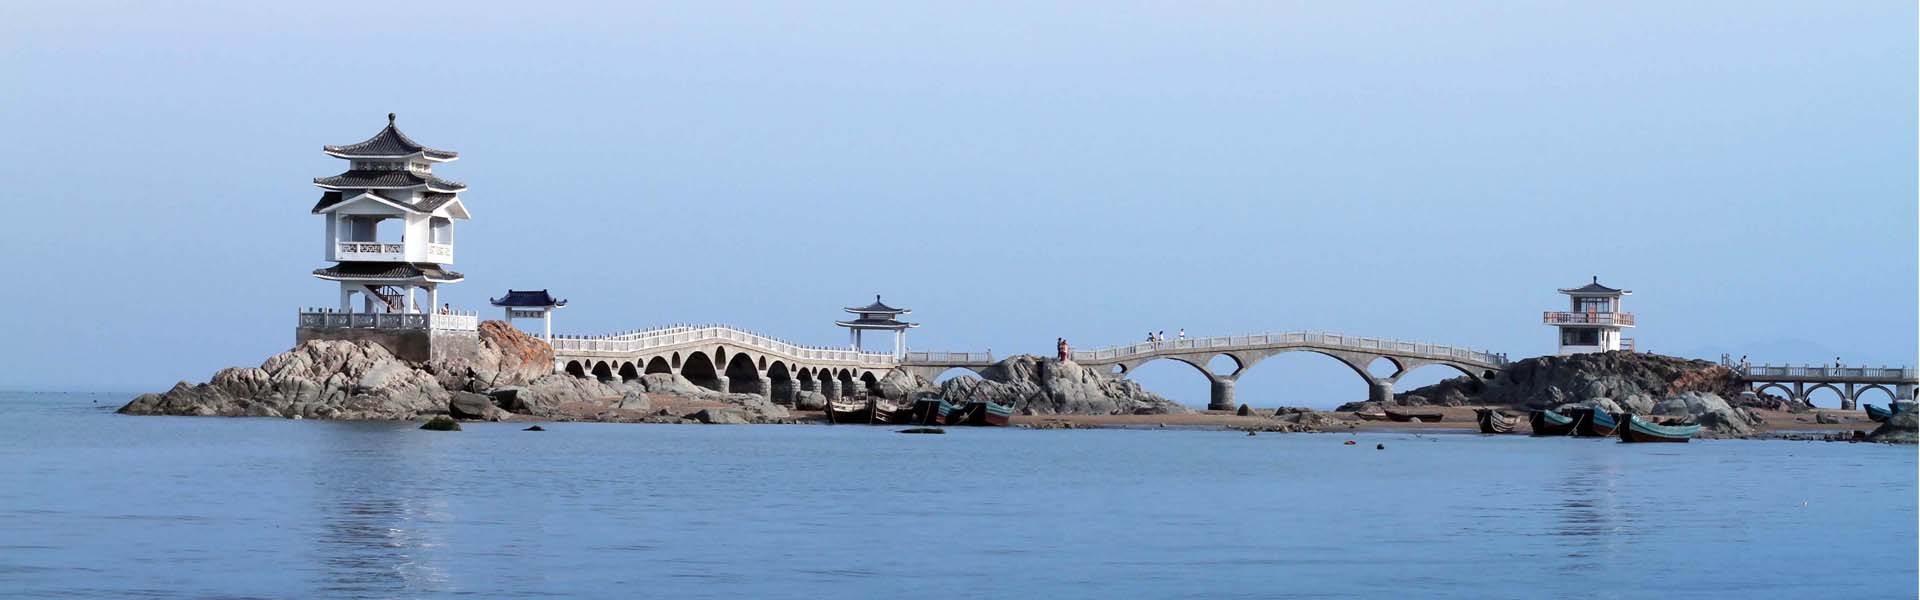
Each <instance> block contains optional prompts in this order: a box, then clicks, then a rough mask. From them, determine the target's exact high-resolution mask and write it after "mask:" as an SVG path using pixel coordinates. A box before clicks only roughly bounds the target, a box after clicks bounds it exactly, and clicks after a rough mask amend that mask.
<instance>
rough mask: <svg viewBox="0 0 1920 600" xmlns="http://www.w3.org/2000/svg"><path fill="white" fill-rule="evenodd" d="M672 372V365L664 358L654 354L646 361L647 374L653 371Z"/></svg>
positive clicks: (653, 372)
mask: <svg viewBox="0 0 1920 600" xmlns="http://www.w3.org/2000/svg"><path fill="white" fill-rule="evenodd" d="M672 372H673V366H672V365H669V364H667V359H665V358H662V357H659V356H655V357H653V358H652V359H651V360H648V361H647V370H646V374H647V375H652V374H655V373H672Z"/></svg>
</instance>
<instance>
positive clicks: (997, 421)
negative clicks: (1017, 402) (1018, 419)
mask: <svg viewBox="0 0 1920 600" xmlns="http://www.w3.org/2000/svg"><path fill="white" fill-rule="evenodd" d="M947 421H948V424H950V425H970V426H974V427H1005V426H1007V425H1008V424H1009V423H1011V422H1012V421H1013V405H1011V404H996V403H993V402H968V403H967V404H966V406H962V407H960V408H959V409H957V410H955V411H953V414H952V415H949V416H948V418H947Z"/></svg>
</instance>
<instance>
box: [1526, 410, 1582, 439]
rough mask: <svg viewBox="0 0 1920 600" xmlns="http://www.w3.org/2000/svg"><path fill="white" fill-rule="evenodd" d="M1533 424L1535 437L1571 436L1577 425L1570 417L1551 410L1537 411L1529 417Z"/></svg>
mask: <svg viewBox="0 0 1920 600" xmlns="http://www.w3.org/2000/svg"><path fill="white" fill-rule="evenodd" d="M1529 421H1531V422H1532V424H1533V434H1534V435H1570V434H1572V433H1573V428H1574V425H1576V423H1575V422H1574V420H1573V417H1569V416H1566V415H1563V414H1560V413H1557V412H1554V411H1551V410H1536V411H1533V414H1532V415H1530V416H1529Z"/></svg>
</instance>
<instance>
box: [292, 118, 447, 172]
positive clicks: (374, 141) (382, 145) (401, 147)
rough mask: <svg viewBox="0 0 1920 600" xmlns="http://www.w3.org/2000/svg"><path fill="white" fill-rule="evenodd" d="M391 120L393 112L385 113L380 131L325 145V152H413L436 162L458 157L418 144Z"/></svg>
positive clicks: (392, 155)
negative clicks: (353, 141)
mask: <svg viewBox="0 0 1920 600" xmlns="http://www.w3.org/2000/svg"><path fill="white" fill-rule="evenodd" d="M393 121H394V114H393V113H387V126H386V128H384V129H381V130H380V133H376V134H373V137H370V138H367V140H366V141H364V142H360V143H358V144H347V145H345V146H326V147H325V150H326V151H327V154H329V155H332V156H336V157H340V158H399V157H402V156H412V155H415V154H418V155H421V156H424V157H426V158H427V159H428V160H432V161H436V162H446V161H450V160H454V159H457V158H460V153H458V152H454V151H452V150H439V149H435V148H428V147H426V146H422V145H420V143H419V142H415V141H413V138H409V137H407V134H404V133H400V128H399V127H395V126H394V124H393Z"/></svg>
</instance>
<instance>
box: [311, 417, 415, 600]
mask: <svg viewBox="0 0 1920 600" xmlns="http://www.w3.org/2000/svg"><path fill="white" fill-rule="evenodd" d="M403 425H404V424H403ZM322 427H324V428H325V429H326V431H325V432H324V433H323V434H322V436H323V438H324V440H323V443H321V444H320V445H319V446H320V448H321V450H320V452H321V453H323V454H324V456H322V457H318V458H320V460H315V461H313V462H312V465H313V466H312V468H311V470H310V472H311V473H312V477H311V482H312V485H313V486H314V507H313V508H314V512H315V514H316V515H317V516H318V518H317V519H316V521H317V523H318V525H317V526H318V527H319V529H320V531H318V532H317V535H314V536H312V539H313V541H314V544H315V546H314V553H315V555H316V561H315V562H316V563H317V565H318V568H319V569H320V571H321V572H320V573H318V580H317V581H316V582H315V583H316V587H318V588H319V589H321V590H323V591H325V592H326V593H328V594H340V595H352V596H376V597H387V596H393V595H397V594H403V593H409V592H411V593H418V592H424V591H435V590H440V589H442V588H443V586H444V584H445V583H446V581H447V579H448V577H447V573H446V570H445V568H444V567H443V566H442V565H441V564H439V561H437V560H436V557H437V556H436V551H437V550H439V549H441V548H444V547H445V546H446V543H445V541H444V540H442V539H439V538H438V532H437V530H436V529H435V528H434V527H432V526H431V525H432V523H433V522H434V521H439V520H445V519H444V518H445V516H446V514H447V506H446V500H445V494H444V489H443V486H442V485H441V483H442V482H441V480H440V479H439V478H438V477H436V476H435V473H436V472H437V470H438V465H437V464H436V462H437V460H436V459H437V458H438V457H441V456H444V453H443V452H435V451H432V450H430V449H429V448H427V447H426V446H430V445H432V443H434V442H435V441H437V440H434V439H432V438H430V437H428V436H418V435H405V434H404V433H405V432H398V431H393V429H394V428H395V427H396V425H395V424H390V423H329V424H324V425H322Z"/></svg>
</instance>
